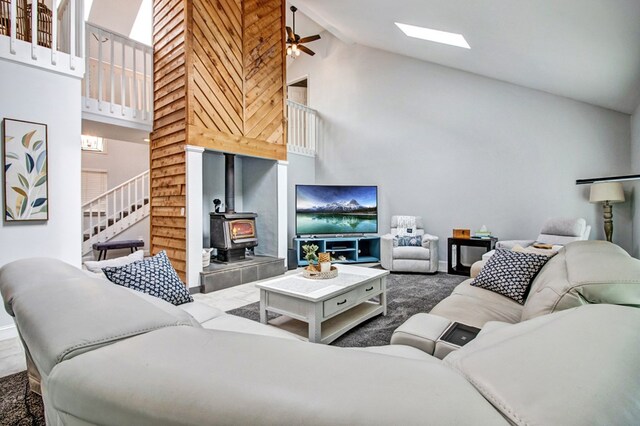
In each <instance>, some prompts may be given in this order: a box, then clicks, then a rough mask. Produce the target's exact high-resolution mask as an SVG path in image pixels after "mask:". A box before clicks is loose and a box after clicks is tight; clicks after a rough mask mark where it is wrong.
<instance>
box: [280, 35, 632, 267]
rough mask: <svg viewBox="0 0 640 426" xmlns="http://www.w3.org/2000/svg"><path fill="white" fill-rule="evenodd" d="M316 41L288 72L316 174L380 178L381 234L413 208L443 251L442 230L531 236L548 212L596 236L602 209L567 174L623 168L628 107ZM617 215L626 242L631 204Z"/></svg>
mask: <svg viewBox="0 0 640 426" xmlns="http://www.w3.org/2000/svg"><path fill="white" fill-rule="evenodd" d="M322 37H323V39H322V40H321V41H318V42H316V43H314V50H315V51H316V52H317V54H316V55H315V56H314V57H309V56H306V55H302V56H301V57H300V58H298V59H296V60H295V61H293V62H292V64H291V65H290V66H289V68H288V70H287V78H288V80H289V81H295V80H296V79H298V78H300V77H302V76H305V75H308V76H309V106H310V107H311V108H315V109H317V110H318V111H319V114H320V116H321V117H322V132H321V133H322V139H321V141H320V148H319V157H318V160H317V162H316V180H317V182H318V183H323V184H332V183H336V184H338V183H340V184H375V185H379V187H380V190H379V203H380V231H381V232H382V233H384V232H386V231H388V229H389V225H388V224H389V220H390V217H391V215H392V214H409V215H421V216H423V217H424V219H425V225H426V228H427V231H428V232H431V233H433V234H436V235H438V236H440V238H441V244H440V255H441V257H442V258H446V238H447V237H448V236H450V235H451V230H452V228H471V229H473V230H475V229H478V228H479V227H480V226H481V225H483V224H486V225H487V226H488V227H489V229H490V230H492V231H493V232H494V233H495V235H497V236H498V237H500V238H501V239H513V238H525V237H530V238H535V236H537V234H538V232H539V230H540V227H541V225H542V223H543V222H544V221H545V219H547V218H548V217H551V216H570V217H571V216H573V217H576V216H581V217H584V218H586V220H587V222H588V223H589V224H591V225H593V228H594V231H593V233H592V238H594V237H595V238H603V231H602V224H601V223H602V222H601V221H602V219H601V217H602V213H601V207H600V206H599V205H592V204H590V203H589V202H588V190H589V188H588V187H585V186H582V187H580V186H576V185H575V179H578V178H585V177H592V176H606V175H610V174H625V173H628V172H629V171H630V169H631V161H630V159H629V156H630V130H629V129H630V126H629V116H628V115H626V114H622V113H617V112H614V111H611V110H606V109H603V108H599V107H595V106H592V105H588V104H585V103H581V102H577V101H573V100H569V99H567V98H562V97H559V96H554V95H550V94H547V93H543V92H539V91H536V90H531V89H527V88H523V87H520V86H516V85H513V84H509V83H504V82H500V81H497V80H493V79H489V78H485V77H480V76H478V75H474V74H470V73H467V72H463V71H458V70H454V69H451V68H447V67H443V66H439V65H436V64H432V63H428V62H423V61H419V60H415V59H411V58H408V57H403V56H399V55H396V54H392V53H389V52H384V51H381V50H376V49H372V48H368V47H364V46H360V45H357V44H354V45H345V44H343V43H342V42H340V41H338V40H337V39H336V38H334V37H332V36H331V35H330V34H328V33H326V32H325V33H323V34H322ZM461 54H464V52H461ZM615 215H616V217H615V219H616V226H615V234H614V238H615V241H616V242H617V243H619V244H620V245H621V246H622V247H624V248H625V249H627V250H629V249H630V248H631V213H630V208H629V203H625V204H622V205H617V206H616V212H615Z"/></svg>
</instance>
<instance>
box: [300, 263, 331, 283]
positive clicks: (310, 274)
mask: <svg viewBox="0 0 640 426" xmlns="http://www.w3.org/2000/svg"><path fill="white" fill-rule="evenodd" d="M302 276H303V277H305V278H309V279H311V280H328V279H331V278H335V277H337V276H338V268H336V267H335V266H333V265H331V269H330V270H328V271H326V272H321V271H320V270H318V269H316V268H313V269H309V268H304V269H303V270H302Z"/></svg>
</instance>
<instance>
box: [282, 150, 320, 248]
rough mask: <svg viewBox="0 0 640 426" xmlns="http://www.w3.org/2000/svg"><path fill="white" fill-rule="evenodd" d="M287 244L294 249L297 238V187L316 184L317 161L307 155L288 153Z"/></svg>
mask: <svg viewBox="0 0 640 426" xmlns="http://www.w3.org/2000/svg"><path fill="white" fill-rule="evenodd" d="M287 160H288V161H289V167H288V169H289V170H288V172H287V174H288V179H287V181H288V183H287V198H288V199H287V203H288V205H289V207H288V208H287V244H288V247H289V248H293V238H295V236H296V185H313V184H315V183H316V161H315V160H316V159H315V158H314V157H309V156H306V155H299V154H293V153H291V152H289V153H287Z"/></svg>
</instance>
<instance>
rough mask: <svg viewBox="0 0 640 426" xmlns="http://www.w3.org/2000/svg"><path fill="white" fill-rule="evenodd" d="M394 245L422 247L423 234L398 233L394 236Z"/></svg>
mask: <svg viewBox="0 0 640 426" xmlns="http://www.w3.org/2000/svg"><path fill="white" fill-rule="evenodd" d="M393 246H394V247H422V235H403V236H400V235H396V236H395V237H393Z"/></svg>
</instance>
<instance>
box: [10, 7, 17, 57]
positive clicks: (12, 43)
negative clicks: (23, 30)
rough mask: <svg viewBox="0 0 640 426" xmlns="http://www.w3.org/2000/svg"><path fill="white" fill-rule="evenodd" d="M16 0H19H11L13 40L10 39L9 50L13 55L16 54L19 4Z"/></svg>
mask: <svg viewBox="0 0 640 426" xmlns="http://www.w3.org/2000/svg"><path fill="white" fill-rule="evenodd" d="M16 1H17V0H11V40H10V41H9V52H11V54H12V55H15V54H16V32H17V24H16V19H17V18H16V17H17V16H18V4H17V3H16Z"/></svg>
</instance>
